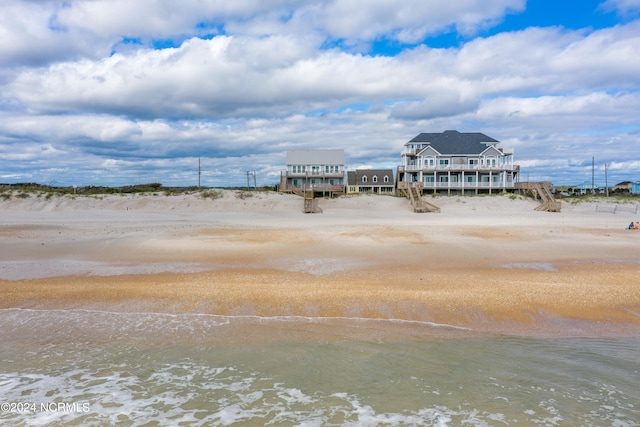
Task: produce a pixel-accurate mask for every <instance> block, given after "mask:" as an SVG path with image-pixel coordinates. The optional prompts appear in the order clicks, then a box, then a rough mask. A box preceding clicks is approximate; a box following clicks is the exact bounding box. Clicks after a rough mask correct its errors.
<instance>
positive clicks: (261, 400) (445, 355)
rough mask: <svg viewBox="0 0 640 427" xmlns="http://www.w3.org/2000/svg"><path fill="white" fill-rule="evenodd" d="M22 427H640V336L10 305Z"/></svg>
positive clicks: (10, 397)
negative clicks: (516, 333) (485, 330)
mask: <svg viewBox="0 0 640 427" xmlns="http://www.w3.org/2000/svg"><path fill="white" fill-rule="evenodd" d="M0 325H2V329H1V332H0V343H1V344H0V345H1V347H0V400H1V402H0V403H1V405H2V412H1V413H0V423H1V424H2V425H9V426H58V425H60V426H62V425H64V426H68V425H77V426H80V425H82V426H87V425H88V426H91V425H95V426H103V425H119V426H165V425H174V426H180V425H184V426H192V425H202V426H265V425H269V426H514V425H518V426H617V427H622V426H638V425H640V372H639V370H640V337H638V336H615V337H602V336H599V337H557V336H556V337H547V338H541V337H518V336H506V335H491V334H481V333H477V332H474V331H472V330H467V329H460V328H454V327H450V326H447V325H434V324H428V323H420V322H403V321H393V320H366V319H320V318H300V317H278V318H259V317H251V316H241V317H222V316H211V315H196V314H180V315H170V314H158V313H120V312H109V311H99V310H96V311H88V310H26V309H5V310H0Z"/></svg>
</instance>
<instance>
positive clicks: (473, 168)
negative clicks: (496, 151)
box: [398, 164, 520, 172]
mask: <svg viewBox="0 0 640 427" xmlns="http://www.w3.org/2000/svg"><path fill="white" fill-rule="evenodd" d="M398 171H399V172H420V171H423V172H490V171H495V172H504V171H507V172H518V171H520V166H519V165H509V164H504V165H451V164H449V165H405V166H398Z"/></svg>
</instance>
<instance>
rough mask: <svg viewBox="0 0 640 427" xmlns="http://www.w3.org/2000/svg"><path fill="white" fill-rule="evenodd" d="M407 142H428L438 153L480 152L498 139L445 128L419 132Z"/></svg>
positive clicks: (478, 133) (477, 133)
mask: <svg viewBox="0 0 640 427" xmlns="http://www.w3.org/2000/svg"><path fill="white" fill-rule="evenodd" d="M409 142H419V143H424V144H429V145H431V146H432V147H433V148H434V149H436V150H437V151H438V152H439V153H440V154H480V153H482V152H483V151H484V150H486V149H487V146H488V145H490V144H495V143H498V142H499V141H497V140H495V139H493V138H491V137H490V136H487V135H485V134H483V133H480V132H465V133H461V132H458V131H457V130H447V131H444V132H442V133H421V134H420V135H418V136H416V137H415V138H413V139H412V140H411V141H409Z"/></svg>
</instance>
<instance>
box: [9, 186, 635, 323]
mask: <svg viewBox="0 0 640 427" xmlns="http://www.w3.org/2000/svg"><path fill="white" fill-rule="evenodd" d="M429 200H430V201H432V202H433V203H435V204H436V205H438V206H439V207H440V208H441V212H440V213H429V214H416V213H413V212H412V211H411V209H410V208H409V206H408V202H407V200H405V199H402V198H396V197H390V196H368V195H360V196H345V197H341V198H336V199H321V200H320V201H319V206H320V207H321V208H322V210H323V212H322V213H319V214H304V213H303V212H302V208H303V201H302V199H301V198H299V197H297V196H294V195H287V194H279V193H265V192H259V193H249V192H240V191H233V190H224V191H222V192H221V197H219V198H215V199H213V198H203V197H201V196H200V194H199V193H194V194H181V195H164V194H162V193H159V194H157V195H108V196H98V197H87V196H76V197H71V196H62V197H58V196H54V197H52V198H50V199H46V198H45V197H37V196H36V195H35V194H34V195H32V196H31V197H29V198H24V199H21V198H17V197H12V198H10V199H7V200H2V201H0V236H1V239H2V245H1V247H0V308H25V309H27V308H28V309H50V308H61V309H88V310H104V311H131V312H165V313H208V314H220V315H234V316H245V315H246V316H254V315H255V316H304V317H334V318H354V317H357V318H384V319H398V320H407V321H416V322H433V323H438V324H447V325H453V326H458V327H464V328H470V329H473V330H474V331H483V332H496V333H513V334H550V335H554V334H558V335H564V334H567V335H570V334H578V335H580V334H596V335H600V334H613V333H622V334H625V333H638V331H640V276H639V275H638V272H639V271H640V258H639V255H640V231H630V230H626V229H625V227H626V226H627V225H628V224H629V222H631V221H637V220H640V212H638V213H636V211H635V210H634V208H635V205H633V206H622V207H621V208H620V209H616V210H615V213H614V210H613V209H612V208H611V206H609V205H607V204H603V203H602V202H598V203H577V204H574V205H572V204H569V203H563V206H562V211H561V212H559V213H549V212H538V211H535V210H534V208H535V207H536V206H537V202H536V201H534V200H531V199H527V198H524V197H521V196H514V195H499V196H496V195H494V196H465V197H462V196H451V197H443V196H440V197H436V198H433V199H431V198H429Z"/></svg>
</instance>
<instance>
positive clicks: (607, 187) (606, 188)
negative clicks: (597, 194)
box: [604, 163, 609, 197]
mask: <svg viewBox="0 0 640 427" xmlns="http://www.w3.org/2000/svg"><path fill="white" fill-rule="evenodd" d="M604 191H605V192H606V195H607V197H609V180H608V179H607V164H606V163H605V164H604Z"/></svg>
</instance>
